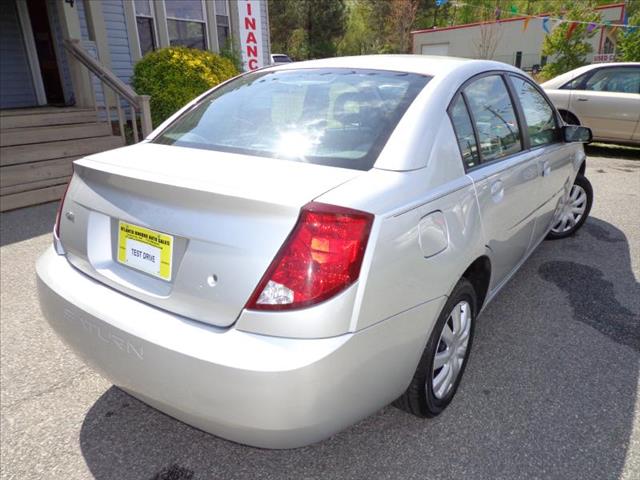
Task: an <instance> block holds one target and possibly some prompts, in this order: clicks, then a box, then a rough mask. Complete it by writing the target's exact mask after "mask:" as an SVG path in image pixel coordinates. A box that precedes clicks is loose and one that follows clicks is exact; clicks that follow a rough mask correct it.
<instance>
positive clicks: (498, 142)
mask: <svg viewBox="0 0 640 480" xmlns="http://www.w3.org/2000/svg"><path fill="white" fill-rule="evenodd" d="M464 95H465V98H466V99H467V102H468V104H469V109H470V110H471V115H472V117H473V122H474V124H475V128H476V132H477V133H478V142H479V143H480V145H479V148H480V156H481V159H482V162H491V161H494V160H498V159H501V158H504V157H507V156H509V155H513V154H514V153H517V152H519V151H521V150H522V140H521V138H520V129H519V127H518V121H517V117H516V112H515V109H514V106H513V102H512V101H511V97H510V96H509V91H508V90H507V86H506V84H505V83H504V80H503V79H502V76H500V75H488V76H486V77H481V78H479V79H478V80H475V81H474V82H473V83H471V84H470V85H468V86H467V87H466V88H465V89H464Z"/></svg>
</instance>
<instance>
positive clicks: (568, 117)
mask: <svg viewBox="0 0 640 480" xmlns="http://www.w3.org/2000/svg"><path fill="white" fill-rule="evenodd" d="M560 116H561V117H562V120H564V123H566V124H567V125H580V120H578V117H576V116H575V115H574V114H573V113H571V112H567V111H566V110H560Z"/></svg>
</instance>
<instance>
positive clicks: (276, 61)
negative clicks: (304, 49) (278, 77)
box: [271, 53, 293, 65]
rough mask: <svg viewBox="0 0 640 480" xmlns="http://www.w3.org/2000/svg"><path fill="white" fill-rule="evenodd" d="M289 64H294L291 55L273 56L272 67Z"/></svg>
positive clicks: (277, 54) (280, 54)
mask: <svg viewBox="0 0 640 480" xmlns="http://www.w3.org/2000/svg"><path fill="white" fill-rule="evenodd" d="M287 63H293V60H291V58H289V55H285V54H284V53H272V54H271V65H285V64H287Z"/></svg>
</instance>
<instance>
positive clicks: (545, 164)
mask: <svg viewBox="0 0 640 480" xmlns="http://www.w3.org/2000/svg"><path fill="white" fill-rule="evenodd" d="M550 174H551V165H549V162H548V161H547V160H545V161H544V162H542V176H543V177H548V176H549V175H550Z"/></svg>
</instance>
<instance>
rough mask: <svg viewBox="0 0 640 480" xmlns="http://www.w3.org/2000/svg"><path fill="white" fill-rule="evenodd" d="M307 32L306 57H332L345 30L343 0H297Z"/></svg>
mask: <svg viewBox="0 0 640 480" xmlns="http://www.w3.org/2000/svg"><path fill="white" fill-rule="evenodd" d="M298 5H299V6H300V8H301V9H302V27H303V28H304V29H305V31H306V33H307V47H308V54H307V56H308V58H323V57H334V56H335V55H336V54H337V50H338V48H337V44H338V41H339V40H340V38H342V35H344V32H345V24H346V9H345V4H344V0H299V2H298Z"/></svg>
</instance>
